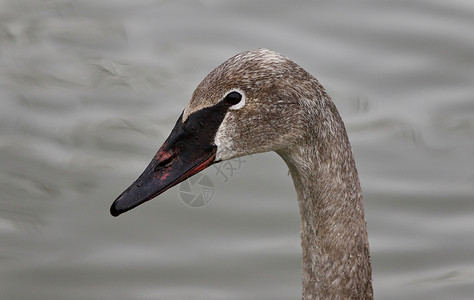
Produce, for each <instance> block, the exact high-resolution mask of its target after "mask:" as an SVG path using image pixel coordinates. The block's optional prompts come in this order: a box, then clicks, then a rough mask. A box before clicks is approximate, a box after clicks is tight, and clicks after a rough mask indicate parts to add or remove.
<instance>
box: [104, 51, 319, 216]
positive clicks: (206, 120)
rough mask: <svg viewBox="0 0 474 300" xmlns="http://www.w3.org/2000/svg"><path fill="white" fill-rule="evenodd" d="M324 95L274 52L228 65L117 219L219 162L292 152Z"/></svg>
mask: <svg viewBox="0 0 474 300" xmlns="http://www.w3.org/2000/svg"><path fill="white" fill-rule="evenodd" d="M322 93H324V90H323V89H322V88H320V85H319V83H318V82H317V80H316V79H315V78H314V77H313V76H311V75H310V74H309V73H307V72H306V71H305V70H303V69H302V68H301V67H300V66H298V65H297V64H296V63H294V62H293V61H291V60H289V59H288V58H286V57H284V56H282V55H280V54H278V53H276V52H273V51H271V50H266V49H257V50H253V51H248V52H243V53H240V54H238V55H236V56H234V57H232V58H230V59H228V60H227V61H225V62H224V63H223V64H221V65H220V66H218V67H217V68H216V69H214V70H213V71H212V72H211V73H209V75H207V76H206V77H205V78H204V80H203V81H202V82H201V83H200V84H199V85H198V87H197V88H196V90H195V91H194V93H193V95H192V97H191V100H190V101H189V103H188V104H187V105H186V107H185V109H184V110H183V112H182V114H181V116H180V117H179V119H178V121H177V122H176V125H175V127H174V129H173V130H172V132H171V134H170V136H169V137H168V139H167V140H166V141H165V143H164V144H163V146H162V147H161V148H160V149H159V150H158V152H157V153H156V155H155V157H154V158H153V160H152V161H151V162H150V164H149V165H148V167H147V168H146V169H145V171H144V172H143V174H142V175H141V176H140V177H139V178H138V179H137V180H136V181H135V182H134V183H133V184H132V185H131V186H130V187H129V188H128V189H127V190H125V191H124V192H123V193H122V194H121V195H120V196H119V197H118V198H117V199H116V200H115V202H114V203H113V205H112V207H111V214H112V215H114V216H118V215H119V214H121V213H123V212H125V211H128V210H130V209H132V208H134V207H136V206H138V205H140V204H141V203H143V202H145V201H148V200H150V199H152V198H154V197H156V196H157V195H159V194H161V193H163V192H164V191H166V190H167V189H168V188H170V187H172V186H174V185H176V184H178V183H180V182H182V181H184V180H185V179H187V178H189V177H190V176H192V175H194V174H196V173H198V172H200V171H201V170H203V169H205V168H207V167H208V166H210V165H212V164H214V163H216V162H219V161H222V160H228V159H232V158H234V157H239V156H244V155H249V154H253V153H261V152H267V151H284V150H285V149H288V148H291V147H292V145H294V144H295V143H298V142H299V141H300V140H301V139H304V138H305V137H304V135H305V132H306V130H305V129H306V128H307V127H308V126H311V124H308V123H310V121H309V119H308V116H307V115H309V113H308V111H309V110H312V109H314V108H315V107H316V106H315V105H314V101H315V100H314V99H323V98H324V97H322ZM318 94H319V97H318Z"/></svg>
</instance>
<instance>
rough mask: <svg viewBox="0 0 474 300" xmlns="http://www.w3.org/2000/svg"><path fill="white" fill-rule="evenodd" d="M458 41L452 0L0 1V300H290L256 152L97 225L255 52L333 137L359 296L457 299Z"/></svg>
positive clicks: (470, 132)
mask: <svg viewBox="0 0 474 300" xmlns="http://www.w3.org/2000/svg"><path fill="white" fill-rule="evenodd" d="M473 28H474V2H472V1H467V0H464V1H463V0H455V1H439V0H438V1H437V0H430V1H428V0H423V1H384V0H382V1H375V0H368V1H347V0H345V1H299V0H298V1H269V0H265V1H248V0H244V1H213V0H201V1H186V0H180V1H164V0H163V1H156V0H155V1H152V0H137V1H124V0H119V1H117V0H114V1H112V0H108V1H107V0H104V1H80V0H69V1H66V0H56V1H54V0H3V1H0V105H1V106H0V299H35V300H39V299H45V300H46V299H47V300H54V299H298V298H300V295H301V289H302V288H301V248H300V240H299V226H300V219H299V212H298V206H297V202H296V193H295V191H294V189H293V184H292V181H291V178H290V177H289V176H288V170H287V167H286V165H285V164H284V163H283V161H282V160H281V159H280V158H279V157H278V156H277V155H276V154H274V153H266V154H258V155H253V156H251V157H245V158H242V160H238V161H237V160H235V161H230V162H227V163H226V164H224V163H221V164H220V165H218V166H217V167H210V168H208V169H207V170H206V171H204V172H203V174H204V175H198V176H201V177H196V178H194V179H193V180H194V181H190V182H187V183H186V184H187V186H184V185H180V186H177V187H174V188H172V189H170V190H168V191H167V192H166V193H165V194H163V195H161V196H160V197H159V198H157V199H154V200H152V201H150V202H148V203H146V204H143V205H142V206H140V207H137V208H136V209H134V210H132V211H130V212H128V213H126V214H124V215H122V216H120V217H118V218H113V217H112V216H110V214H109V207H110V204H111V203H112V201H113V200H114V199H115V198H116V197H117V196H118V195H119V194H120V193H121V192H122V191H123V190H124V189H125V188H126V187H128V185H129V184H131V183H132V182H133V181H134V180H135V179H136V178H137V176H138V175H139V174H140V173H141V171H143V170H144V168H145V167H146V165H147V164H148V162H149V161H150V160H151V158H152V157H153V155H154V154H155V152H156V150H157V149H158V147H159V146H160V145H161V144H162V143H163V141H164V140H165V138H166V137H167V135H168V133H169V132H170V130H171V128H172V127H173V125H174V123H175V122H176V120H177V118H178V116H179V114H180V113H181V110H182V109H183V108H184V106H185V104H186V103H187V101H188V100H189V98H190V96H191V94H192V92H193V90H194V88H195V87H196V86H197V84H198V83H199V82H200V80H201V79H202V78H203V77H204V76H205V75H206V74H207V73H208V72H209V71H211V70H212V69H213V68H214V67H216V66H217V65H219V64H220V63H221V62H223V61H224V60H225V59H227V58H229V57H231V56H233V55H235V54H237V53H239V52H241V51H244V50H250V49H255V48H260V47H265V48H270V49H273V50H275V51H278V52H280V53H282V54H284V55H286V56H288V57H290V58H292V59H293V60H295V61H296V62H297V63H298V64H300V65H301V66H303V67H304V68H305V69H306V70H307V71H309V72H310V73H312V74H313V75H314V76H316V77H317V78H318V79H319V80H320V82H321V83H322V84H323V85H324V86H325V87H326V88H327V90H328V91H329V93H330V95H331V96H332V97H333V100H334V102H335V103H336V105H337V107H338V108H339V110H340V112H341V115H342V117H343V119H344V120H345V122H346V127H347V129H348V135H349V138H350V140H351V143H352V146H353V151H354V154H355V158H356V162H357V166H358V169H359V174H360V179H361V184H362V188H363V191H364V202H365V207H366V218H367V222H368V230H369V240H370V245H371V253H372V262H373V282H374V292H375V296H376V298H378V299H473V298H474V30H473ZM204 176H205V177H204ZM202 178H204V179H205V180H204V179H203V180H201V179H202ZM193 195H203V196H202V197H201V198H200V199H199V201H201V202H199V201H198V200H197V198H196V197H193ZM190 197H191V198H190ZM194 200H196V201H194ZM203 200H204V201H203ZM192 201H194V202H193V203H194V204H195V205H194V206H193V205H190V204H189V203H191V202H192ZM196 206H197V207H196Z"/></svg>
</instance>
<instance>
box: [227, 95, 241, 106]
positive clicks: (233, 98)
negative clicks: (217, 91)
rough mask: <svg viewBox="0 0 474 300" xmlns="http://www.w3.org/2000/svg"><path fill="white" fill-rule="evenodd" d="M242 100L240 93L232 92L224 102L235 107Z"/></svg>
mask: <svg viewBox="0 0 474 300" xmlns="http://www.w3.org/2000/svg"><path fill="white" fill-rule="evenodd" d="M240 100H242V95H241V94H240V93H239V92H230V93H228V94H227V96H225V98H224V101H225V103H227V104H230V105H235V104H237V103H239V102H240Z"/></svg>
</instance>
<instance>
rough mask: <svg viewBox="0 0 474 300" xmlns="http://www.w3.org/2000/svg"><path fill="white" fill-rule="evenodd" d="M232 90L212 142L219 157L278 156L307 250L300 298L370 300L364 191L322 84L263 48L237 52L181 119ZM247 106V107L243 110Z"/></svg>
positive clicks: (209, 80) (203, 84)
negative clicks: (231, 102) (235, 98)
mask: <svg viewBox="0 0 474 300" xmlns="http://www.w3.org/2000/svg"><path fill="white" fill-rule="evenodd" d="M230 91H239V92H240V93H241V94H242V95H243V98H244V99H243V100H242V101H244V102H243V103H241V104H240V105H237V106H235V108H231V109H229V111H228V112H227V114H226V116H225V118H224V120H223V122H222V124H221V126H220V127H219V129H218V131H217V134H216V136H215V139H214V143H215V144H216V145H217V156H216V159H218V160H226V159H231V158H234V157H238V156H244V155H248V154H253V153H260V152H266V151H276V152H277V153H278V154H279V155H280V156H281V157H282V158H283V160H284V161H285V162H286V164H287V165H288V168H289V170H290V173H291V176H292V178H293V182H294V185H295V188H296V191H297V196H298V203H299V208H300V213H301V245H302V248H303V276H302V277H303V299H334V298H344V299H349V298H350V299H371V298H373V292H372V280H371V262H370V254H369V243H368V238H367V229H366V221H365V218H364V207H363V200H362V191H361V187H360V183H359V177H358V174H357V169H356V165H355V162H354V158H353V154H352V150H351V146H350V143H349V140H348V138H347V134H346V130H345V127H344V123H343V121H342V120H341V117H340V116H339V113H338V111H337V109H336V107H335V105H334V103H333V102H332V101H331V99H330V97H329V96H328V95H327V93H326V91H325V90H324V88H323V87H322V86H321V84H320V83H319V82H318V81H317V80H316V79H315V78H314V77H313V76H311V75H310V74H309V73H308V72H306V71H305V70H303V69H302V68H301V67H300V66H298V65H297V64H296V63H295V62H293V61H291V60H289V59H287V58H286V57H284V56H282V55H280V54H278V53H275V52H273V51H270V50H266V49H257V50H254V51H249V52H244V53H241V54H238V55H236V56H234V57H232V58H230V59H228V60H227V61H226V62H224V63H223V64H222V65H220V66H219V67H217V68H216V69H215V70H214V71H212V72H211V73H210V74H209V75H208V76H207V77H206V78H205V79H204V80H203V81H202V82H201V83H200V84H199V86H198V87H197V89H196V90H195V92H194V93H193V96H192V98H191V100H190V102H189V103H188V105H187V106H186V108H185V110H184V114H183V120H186V118H187V117H188V116H189V115H190V114H191V113H193V112H195V111H197V110H200V109H202V108H205V107H208V106H212V105H215V104H216V103H218V102H219V101H221V100H222V99H223V98H224V97H225V95H227V94H228V93H229V92H230ZM242 104H243V105H242Z"/></svg>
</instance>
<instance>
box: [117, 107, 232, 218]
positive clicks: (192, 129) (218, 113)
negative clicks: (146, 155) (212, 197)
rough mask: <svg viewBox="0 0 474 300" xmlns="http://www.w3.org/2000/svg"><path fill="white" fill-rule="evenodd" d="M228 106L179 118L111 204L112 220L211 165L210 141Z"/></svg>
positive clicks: (214, 150) (212, 148) (211, 150)
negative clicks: (140, 170)
mask: <svg viewBox="0 0 474 300" xmlns="http://www.w3.org/2000/svg"><path fill="white" fill-rule="evenodd" d="M227 108H228V105H222V104H218V105H215V106H213V107H208V108H204V109H202V110H199V111H198V112H195V113H193V114H191V115H190V116H189V117H188V118H187V120H186V121H185V122H184V123H183V122H182V117H183V115H182V114H181V116H180V117H179V119H178V121H177V122H176V125H175V126H174V128H173V130H172V131H171V134H170V136H169V137H168V139H167V140H166V141H165V143H164V144H163V146H161V148H160V149H159V150H158V152H157V153H156V155H155V157H154V158H153V160H152V161H151V162H150V164H149V165H148V167H147V168H146V169H145V171H144V172H143V173H142V175H140V177H138V179H137V180H136V181H135V182H134V183H133V184H132V185H131V186H130V187H129V188H128V189H126V190H125V191H124V192H123V193H122V194H121V195H120V196H118V198H117V199H116V200H115V201H114V203H113V204H112V206H111V207H110V213H111V214H112V216H115V217H116V216H118V215H120V214H122V213H124V212H126V211H128V210H130V209H132V208H134V207H136V206H138V205H140V204H142V203H143V202H146V201H148V200H151V199H153V198H155V197H156V196H158V195H159V194H161V193H163V192H164V191H166V190H167V189H169V188H171V187H173V186H175V185H177V184H178V183H180V182H182V181H184V180H186V179H187V178H189V177H191V176H192V175H194V174H196V173H198V172H200V171H202V170H204V169H205V168H207V167H209V166H210V165H212V164H213V163H215V162H216V161H215V158H216V151H217V146H216V145H214V143H213V140H214V137H215V134H216V132H217V129H218V128H219V125H220V124H221V122H222V120H223V119H224V116H225V113H226V111H227Z"/></svg>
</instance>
